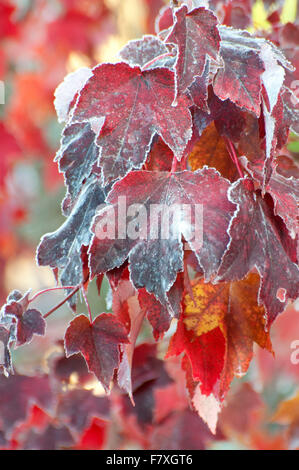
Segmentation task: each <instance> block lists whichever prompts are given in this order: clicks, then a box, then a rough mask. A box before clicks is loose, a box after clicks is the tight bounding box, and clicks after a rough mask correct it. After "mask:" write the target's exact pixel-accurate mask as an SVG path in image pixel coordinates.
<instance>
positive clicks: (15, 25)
mask: <svg viewBox="0 0 299 470" xmlns="http://www.w3.org/2000/svg"><path fill="white" fill-rule="evenodd" d="M244 2H245V3H248V2H250V0H244ZM221 3H223V4H229V3H230V2H229V1H227V2H225V1H223V2H217V1H215V2H214V1H213V0H211V4H213V5H214V4H215V5H218V4H221ZM231 3H234V2H231ZM235 3H238V4H242V1H241V0H240V1H238V2H235ZM250 3H252V5H253V9H252V18H251V20H250V24H248V25H247V26H246V27H247V28H248V30H249V31H256V32H258V34H261V35H263V34H264V33H265V32H267V34H270V35H271V33H272V30H273V24H272V23H271V21H269V17H270V16H271V15H272V14H274V12H276V11H278V12H279V15H280V20H281V22H282V23H284V24H286V23H288V22H292V23H296V24H298V10H297V9H298V5H297V1H296V0H285V1H283V0H281V1H280V0H277V1H276V2H273V1H270V0H264V1H262V0H256V1H255V2H254V1H252V2H250ZM166 4H168V2H167V0H165V1H163V0H14V1H13V0H11V1H9V0H7V1H6V0H1V1H0V80H1V81H2V82H4V84H5V103H4V104H0V302H1V304H3V303H4V300H5V298H6V296H7V293H8V292H9V291H10V290H12V289H19V290H21V291H22V292H24V291H26V290H28V289H29V288H33V290H34V291H38V290H41V289H44V288H48V287H51V286H55V278H54V276H53V274H52V272H51V270H50V269H48V268H41V267H37V266H36V264H35V249H36V245H37V244H38V242H39V240H40V237H41V236H42V235H43V234H44V233H46V232H50V231H53V230H55V229H56V228H57V227H58V226H59V225H60V224H61V223H62V222H63V216H62V215H61V211H60V204H61V201H62V199H63V196H64V186H63V177H62V175H61V174H59V173H58V171H57V166H56V164H55V163H53V158H54V156H55V152H56V151H57V149H58V147H59V141H60V135H61V131H62V126H61V125H59V124H58V123H57V118H56V114H55V110H54V106H53V98H54V97H53V95H54V91H55V88H56V87H57V86H58V85H59V83H60V82H61V81H62V80H63V78H64V76H65V75H66V74H67V73H69V72H72V71H74V70H76V69H78V68H80V67H82V66H88V67H93V66H95V65H96V64H97V63H99V62H115V61H117V60H119V59H118V55H117V54H118V51H119V50H120V49H121V47H122V46H123V45H124V44H125V43H126V42H127V41H128V40H130V39H133V38H139V37H140V36H142V34H146V33H154V29H155V28H154V25H155V18H156V15H157V13H158V12H159V10H160V8H161V7H163V5H166ZM220 8H221V6H220V7H219V11H218V13H219V12H220V13H221V10H220ZM237 27H238V26H237ZM297 31H298V29H297ZM298 43H299V40H298ZM296 53H297V57H298V49H297V52H296ZM297 60H298V59H297ZM298 89H299V82H298ZM294 91H297V90H294ZM297 96H298V95H297ZM288 150H289V151H290V152H292V154H293V156H294V157H295V159H297V160H298V161H299V140H298V137H297V136H295V135H291V136H290V143H289V146H288ZM62 298H63V294H62V293H61V292H56V293H49V294H45V295H44V296H40V297H39V299H38V301H37V304H36V305H37V307H38V308H39V309H41V311H43V312H46V311H47V310H49V308H51V306H52V305H53V299H54V302H56V301H57V303H58V302H59V301H60V300H61V299H62ZM89 300H90V304H91V308H92V311H93V312H94V314H95V315H96V314H98V313H100V312H102V311H110V307H111V306H110V299H109V291H108V283H107V282H106V281H104V283H103V285H102V295H101V297H99V296H98V293H97V288H96V286H95V283H94V282H93V283H91V284H90V287H89ZM85 309H86V307H85V304H84V302H81V301H79V305H78V311H82V312H85ZM71 318H72V313H71V312H70V310H69V309H68V308H67V307H65V306H64V307H63V308H62V309H60V310H58V311H57V312H56V313H55V314H54V315H53V318H52V316H51V317H50V318H49V322H48V333H47V336H46V337H44V338H35V340H34V341H33V342H32V343H31V344H30V345H28V346H25V347H23V348H20V349H18V350H17V351H15V352H14V355H15V359H14V362H15V363H16V367H17V371H18V372H19V373H23V374H35V373H37V372H39V371H43V370H44V368H47V366H46V360H45V359H46V358H47V357H49V356H50V355H51V354H52V353H53V350H55V349H56V348H57V346H55V343H57V342H58V341H59V340H61V337H62V332H63V331H64V329H65V327H66V324H67V323H68V322H69V320H70V319H71ZM298 324H299V322H298V312H297V310H296V308H295V307H294V306H292V307H290V308H289V309H288V311H287V312H286V314H284V315H283V316H281V317H279V319H278V320H277V323H276V324H275V325H274V327H273V333H272V335H273V343H274V350H275V351H276V360H274V359H273V358H272V357H269V355H268V354H267V353H266V352H264V351H262V350H259V351H257V355H256V360H255V361H254V362H253V363H252V366H251V368H250V370H249V373H248V374H247V376H246V377H245V378H244V380H243V382H244V383H245V384H246V383H254V384H255V389H256V390H259V391H260V392H261V393H262V400H263V401H264V403H266V406H267V412H266V419H264V418H263V419H264V420H263V421H262V424H260V423H259V426H260V429H259V430H258V431H257V430H254V423H256V421H253V422H252V423H251V424H252V429H251V432H252V435H251V439H252V442H251V444H250V445H252V446H255V447H256V448H259V447H260V448H267V446H268V448H279V446H282V447H283V445H284V441H283V442H282V439H280V438H279V436H280V434H279V431H280V429H283V426H284V425H285V420H286V421H287V422H288V423H289V422H290V419H289V420H288V419H287V418H286V416H288V415H287V411H286V410H285V409H282V410H280V412H278V414H277V416H276V418H277V420H276V421H278V424H277V423H276V424H275V423H274V422H271V420H270V416H271V414H273V413H274V411H275V409H277V407H278V406H279V403H280V402H281V401H282V400H284V399H287V398H289V397H290V396H291V395H292V394H293V393H295V391H296V389H298V380H299V370H298V368H299V365H296V366H294V365H293V364H291V363H290V352H291V351H290V344H291V342H292V341H293V340H294V339H299V326H298ZM149 335H151V333H150V329H149V328H147V327H145V329H144V333H143V337H142V338H144V337H145V336H149ZM142 338H141V339H142ZM165 340H166V341H167V337H166V339H165ZM53 345H54V346H53ZM58 349H59V348H58ZM164 349H165V347H164ZM162 350H163V345H162ZM246 390H247V389H246ZM246 390H245V392H244V390H243V389H242V390H241V391H239V392H238V389H237V390H235V389H234V388H233V390H232V392H231V397H232V398H233V397H234V394H236V393H241V395H240V400H239V401H240V402H241V404H242V400H243V396H244V393H245V396H247V395H246V393H247V391H246ZM98 392H99V391H98ZM99 393H100V394H101V393H102V391H101V390H100V392H99ZM250 393H251V392H250ZM242 394H243V395H242ZM250 396H251V395H250ZM250 399H252V396H251V398H250ZM255 399H256V397H255V398H254V400H255ZM254 400H253V402H254V405H252V406H253V407H254V409H256V408H259V406H260V403H258V405H257V404H256V402H255V401H254ZM229 403H230V401H229V400H228V406H235V405H233V404H231V405H230V404H229ZM231 403H236V401H233V400H232V402H231ZM242 406H243V405H242ZM292 406H295V407H296V406H297V407H298V406H299V405H298V404H297V402H295V405H294V404H293V405H292ZM239 411H240V410H239ZM240 413H241V414H242V413H243V412H242V411H240ZM235 424H236V423H232V418H231V415H230V416H229V415H228V413H227V414H226V415H224V416H223V417H222V425H223V429H225V430H226V435H227V440H226V441H223V440H221V441H219V442H216V443H214V444H213V445H212V448H243V447H246V446H247V445H249V444H248V440H246V439H247V438H248V435H247V438H246V439H245V438H244V432H243V431H244V430H242V429H243V428H242V426H243V425H244V423H241V424H240V423H239V422H238V426H239V427H238V426H235ZM251 424H250V425H251ZM240 426H241V427H240ZM246 426H247V427H248V426H249V424H248V422H246ZM254 431H255V432H254ZM246 432H247V431H246ZM243 438H244V439H243ZM296 442H297V441H296ZM297 444H298V443H297Z"/></svg>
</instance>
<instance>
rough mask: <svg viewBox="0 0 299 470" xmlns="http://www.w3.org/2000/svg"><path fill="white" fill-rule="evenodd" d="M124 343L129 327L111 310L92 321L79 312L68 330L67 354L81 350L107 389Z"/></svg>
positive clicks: (66, 336) (91, 368) (66, 334)
mask: <svg viewBox="0 0 299 470" xmlns="http://www.w3.org/2000/svg"><path fill="white" fill-rule="evenodd" d="M122 343H128V338H127V331H126V328H125V327H124V326H123V324H122V323H120V322H119V321H118V320H117V319H116V318H115V316H114V315H112V314H109V313H103V314H101V315H99V316H98V317H97V318H96V319H95V320H94V321H93V322H92V323H91V322H90V321H89V319H88V318H87V317H86V316H85V315H79V316H77V317H76V318H75V319H74V320H72V321H71V323H70V324H69V326H68V329H67V330H66V333H65V350H66V355H67V357H69V356H71V355H72V354H76V353H78V352H80V353H81V354H82V355H83V356H84V358H85V360H86V362H87V364H88V367H89V369H90V371H91V372H93V373H94V374H95V376H96V377H97V378H98V379H99V380H100V382H101V383H102V384H103V386H104V388H105V390H106V391H107V392H108V391H109V386H110V382H111V380H112V377H113V373H114V369H116V368H117V367H118V365H119V359H120V354H119V345H120V344H122Z"/></svg>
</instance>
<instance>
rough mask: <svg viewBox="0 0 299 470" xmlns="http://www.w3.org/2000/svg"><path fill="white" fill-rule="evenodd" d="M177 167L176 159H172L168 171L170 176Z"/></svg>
mask: <svg viewBox="0 0 299 470" xmlns="http://www.w3.org/2000/svg"><path fill="white" fill-rule="evenodd" d="M177 165H178V161H177V159H176V157H173V160H172V165H171V170H170V174H171V175H172V174H173V173H175V172H176V169H177Z"/></svg>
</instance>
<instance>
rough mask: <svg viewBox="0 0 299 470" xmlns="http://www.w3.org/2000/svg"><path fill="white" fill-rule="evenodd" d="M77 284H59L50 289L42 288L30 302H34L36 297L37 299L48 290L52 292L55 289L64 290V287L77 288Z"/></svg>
mask: <svg viewBox="0 0 299 470" xmlns="http://www.w3.org/2000/svg"><path fill="white" fill-rule="evenodd" d="M76 287H77V286H57V287H50V288H49V289H44V290H41V291H39V292H37V294H35V295H34V296H33V297H32V298H31V299H30V300H29V303H30V302H33V301H34V300H35V299H37V298H38V297H39V296H40V295H42V294H46V293H47V292H52V291H54V290H62V289H75V288H76Z"/></svg>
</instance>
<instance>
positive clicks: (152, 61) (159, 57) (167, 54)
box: [142, 52, 173, 70]
mask: <svg viewBox="0 0 299 470" xmlns="http://www.w3.org/2000/svg"><path fill="white" fill-rule="evenodd" d="M172 55H173V54H172V52H165V53H164V54H161V55H158V56H157V57H154V58H153V59H152V60H150V61H149V62H147V63H146V64H145V65H144V66H143V67H142V70H145V69H147V68H148V67H150V66H151V65H153V64H154V63H155V62H157V61H158V60H161V59H164V57H171V56H172Z"/></svg>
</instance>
